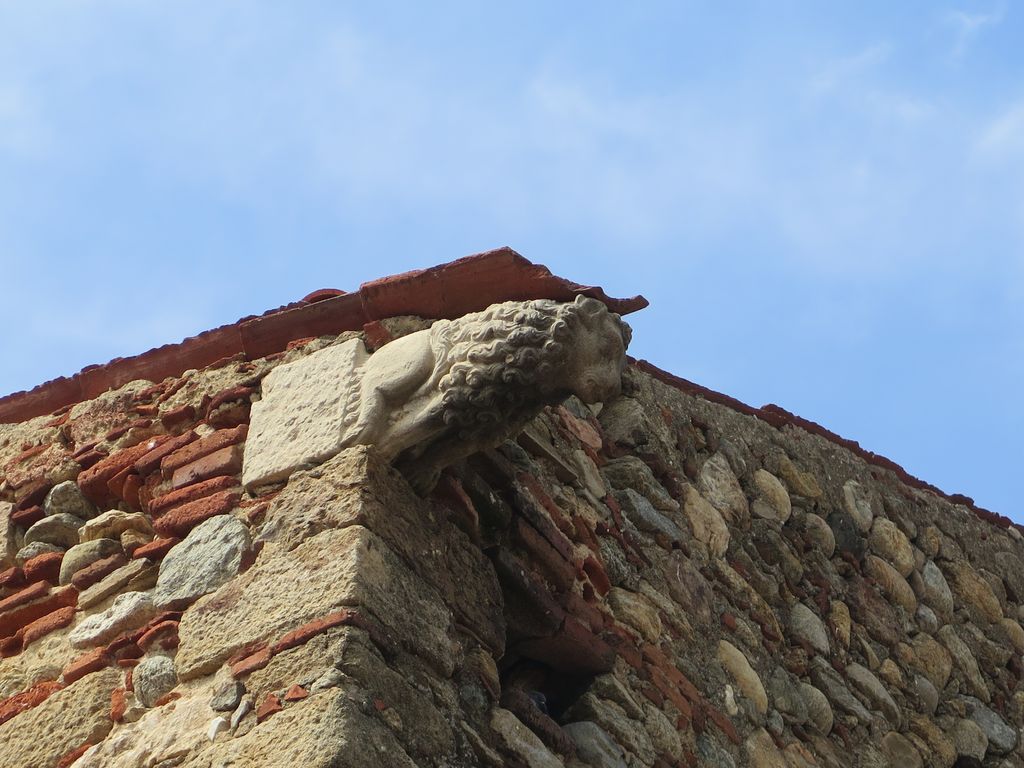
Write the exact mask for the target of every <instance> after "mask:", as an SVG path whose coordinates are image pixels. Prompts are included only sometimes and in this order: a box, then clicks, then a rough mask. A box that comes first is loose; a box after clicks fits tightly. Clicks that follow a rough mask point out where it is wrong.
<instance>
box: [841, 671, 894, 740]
mask: <svg viewBox="0 0 1024 768" xmlns="http://www.w3.org/2000/svg"><path fill="white" fill-rule="evenodd" d="M846 679H847V680H849V681H850V683H851V684H852V685H853V687H854V688H856V689H857V690H858V691H860V693H861V694H863V696H864V697H865V698H866V699H867V700H868V702H870V704H871V708H872V709H876V710H878V711H880V712H881V713H882V715H884V716H885V719H886V720H888V721H889V725H891V726H892V727H893V728H899V727H900V722H901V719H902V718H901V716H900V708H899V705H898V704H896V702H895V701H894V700H893V698H892V696H891V695H890V694H889V692H888V691H887V690H886V689H885V686H884V685H882V683H881V681H880V680H879V679H878V678H877V677H875V676H874V675H873V674H872V673H871V672H870V671H869V670H868V669H867V668H865V667H862V666H861V665H860V664H856V663H854V664H849V665H847V667H846Z"/></svg>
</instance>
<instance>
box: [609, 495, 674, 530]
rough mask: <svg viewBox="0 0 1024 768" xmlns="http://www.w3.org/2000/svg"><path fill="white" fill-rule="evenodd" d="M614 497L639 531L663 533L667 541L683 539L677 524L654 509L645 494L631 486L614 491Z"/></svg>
mask: <svg viewBox="0 0 1024 768" xmlns="http://www.w3.org/2000/svg"><path fill="white" fill-rule="evenodd" d="M615 498H616V500H617V501H618V502H619V504H620V505H621V507H622V511H623V512H624V513H625V514H626V517H628V518H629V520H630V522H631V523H633V525H635V526H636V527H637V528H638V529H640V530H641V531H645V532H646V533H652V534H654V533H661V534H664V535H665V536H667V537H668V539H669V541H683V539H684V537H683V532H682V531H680V530H679V526H678V525H676V524H675V523H673V522H672V521H671V520H669V519H668V518H667V517H666V516H665V515H663V514H661V512H659V511H658V510H656V509H655V508H654V505H653V504H651V502H650V501H649V500H648V499H647V497H646V496H641V495H640V494H639V493H637V492H636V491H634V490H633V489H632V488H624V489H623V490H621V491H616V492H615Z"/></svg>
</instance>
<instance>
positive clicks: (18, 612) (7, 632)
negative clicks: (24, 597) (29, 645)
mask: <svg viewBox="0 0 1024 768" xmlns="http://www.w3.org/2000/svg"><path fill="white" fill-rule="evenodd" d="M77 602H78V592H77V590H75V589H74V588H73V587H65V588H62V589H55V590H53V591H52V592H51V593H50V594H48V595H46V596H45V597H42V598H40V599H38V600H35V601H34V602H31V603H26V604H25V605H19V606H18V607H17V608H12V609H11V610H9V611H5V612H4V613H2V614H0V638H2V637H10V636H11V635H13V634H14V633H15V632H17V631H18V630H20V629H21V628H22V627H25V626H27V625H29V624H31V623H32V622H33V621H35V620H36V619H41V618H42V617H43V616H46V615H47V614H48V613H53V612H54V611H56V610H57V609H58V608H66V607H68V606H73V605H75V604H76V603H77Z"/></svg>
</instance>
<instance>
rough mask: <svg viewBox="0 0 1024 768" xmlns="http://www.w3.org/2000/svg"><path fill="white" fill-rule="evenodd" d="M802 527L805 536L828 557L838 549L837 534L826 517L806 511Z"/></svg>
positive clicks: (802, 519)
mask: <svg viewBox="0 0 1024 768" xmlns="http://www.w3.org/2000/svg"><path fill="white" fill-rule="evenodd" d="M801 528H802V530H803V533H804V537H805V538H806V539H807V540H808V541H809V542H810V543H811V544H812V545H814V547H816V548H817V549H818V550H819V551H820V552H821V554H822V555H824V556H825V557H826V558H828V557H832V554H833V553H834V552H835V551H836V536H835V534H834V533H833V532H832V529H831V528H830V527H829V525H828V523H826V522H825V520H824V518H822V517H820V516H818V515H816V514H814V513H813V512H808V513H806V514H805V515H804V516H803V517H802V518H801Z"/></svg>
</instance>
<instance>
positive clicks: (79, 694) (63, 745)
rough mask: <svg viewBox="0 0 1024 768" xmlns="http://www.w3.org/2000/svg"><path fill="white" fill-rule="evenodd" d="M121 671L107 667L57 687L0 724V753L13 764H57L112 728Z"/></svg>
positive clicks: (6, 763) (7, 763) (98, 738)
mask: <svg viewBox="0 0 1024 768" xmlns="http://www.w3.org/2000/svg"><path fill="white" fill-rule="evenodd" d="M120 682H121V673H120V672H119V671H117V670H114V669H106V670H103V671H101V672H96V673H94V674H91V675H87V676H86V677H83V678H82V679H81V680H79V681H77V682H76V683H74V684H73V685H71V686H69V687H68V688H65V689H64V690H61V691H57V692H56V693H54V694H52V695H51V696H50V697H49V698H47V699H46V701H44V702H43V703H42V704H40V705H39V706H37V707H34V708H33V709H30V710H28V711H27V712H23V713H22V714H20V715H18V716H17V717H15V718H13V719H11V720H8V721H7V722H6V723H3V724H2V725H0V755H2V756H3V762H4V764H5V765H10V766H25V767H26V768H29V767H30V766H39V768H42V767H43V766H55V765H56V764H57V762H58V761H59V760H60V759H61V758H62V757H63V756H64V755H65V754H67V753H68V752H70V751H71V750H73V749H76V748H77V747H79V746H80V745H81V744H84V743H86V742H90V743H96V742H98V741H100V740H101V739H103V738H104V737H105V736H106V735H107V733H108V732H109V731H110V728H111V726H112V725H113V723H112V722H111V720H110V715H109V713H110V692H111V691H112V690H113V689H114V688H115V687H116V686H117V685H119V684H120Z"/></svg>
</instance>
